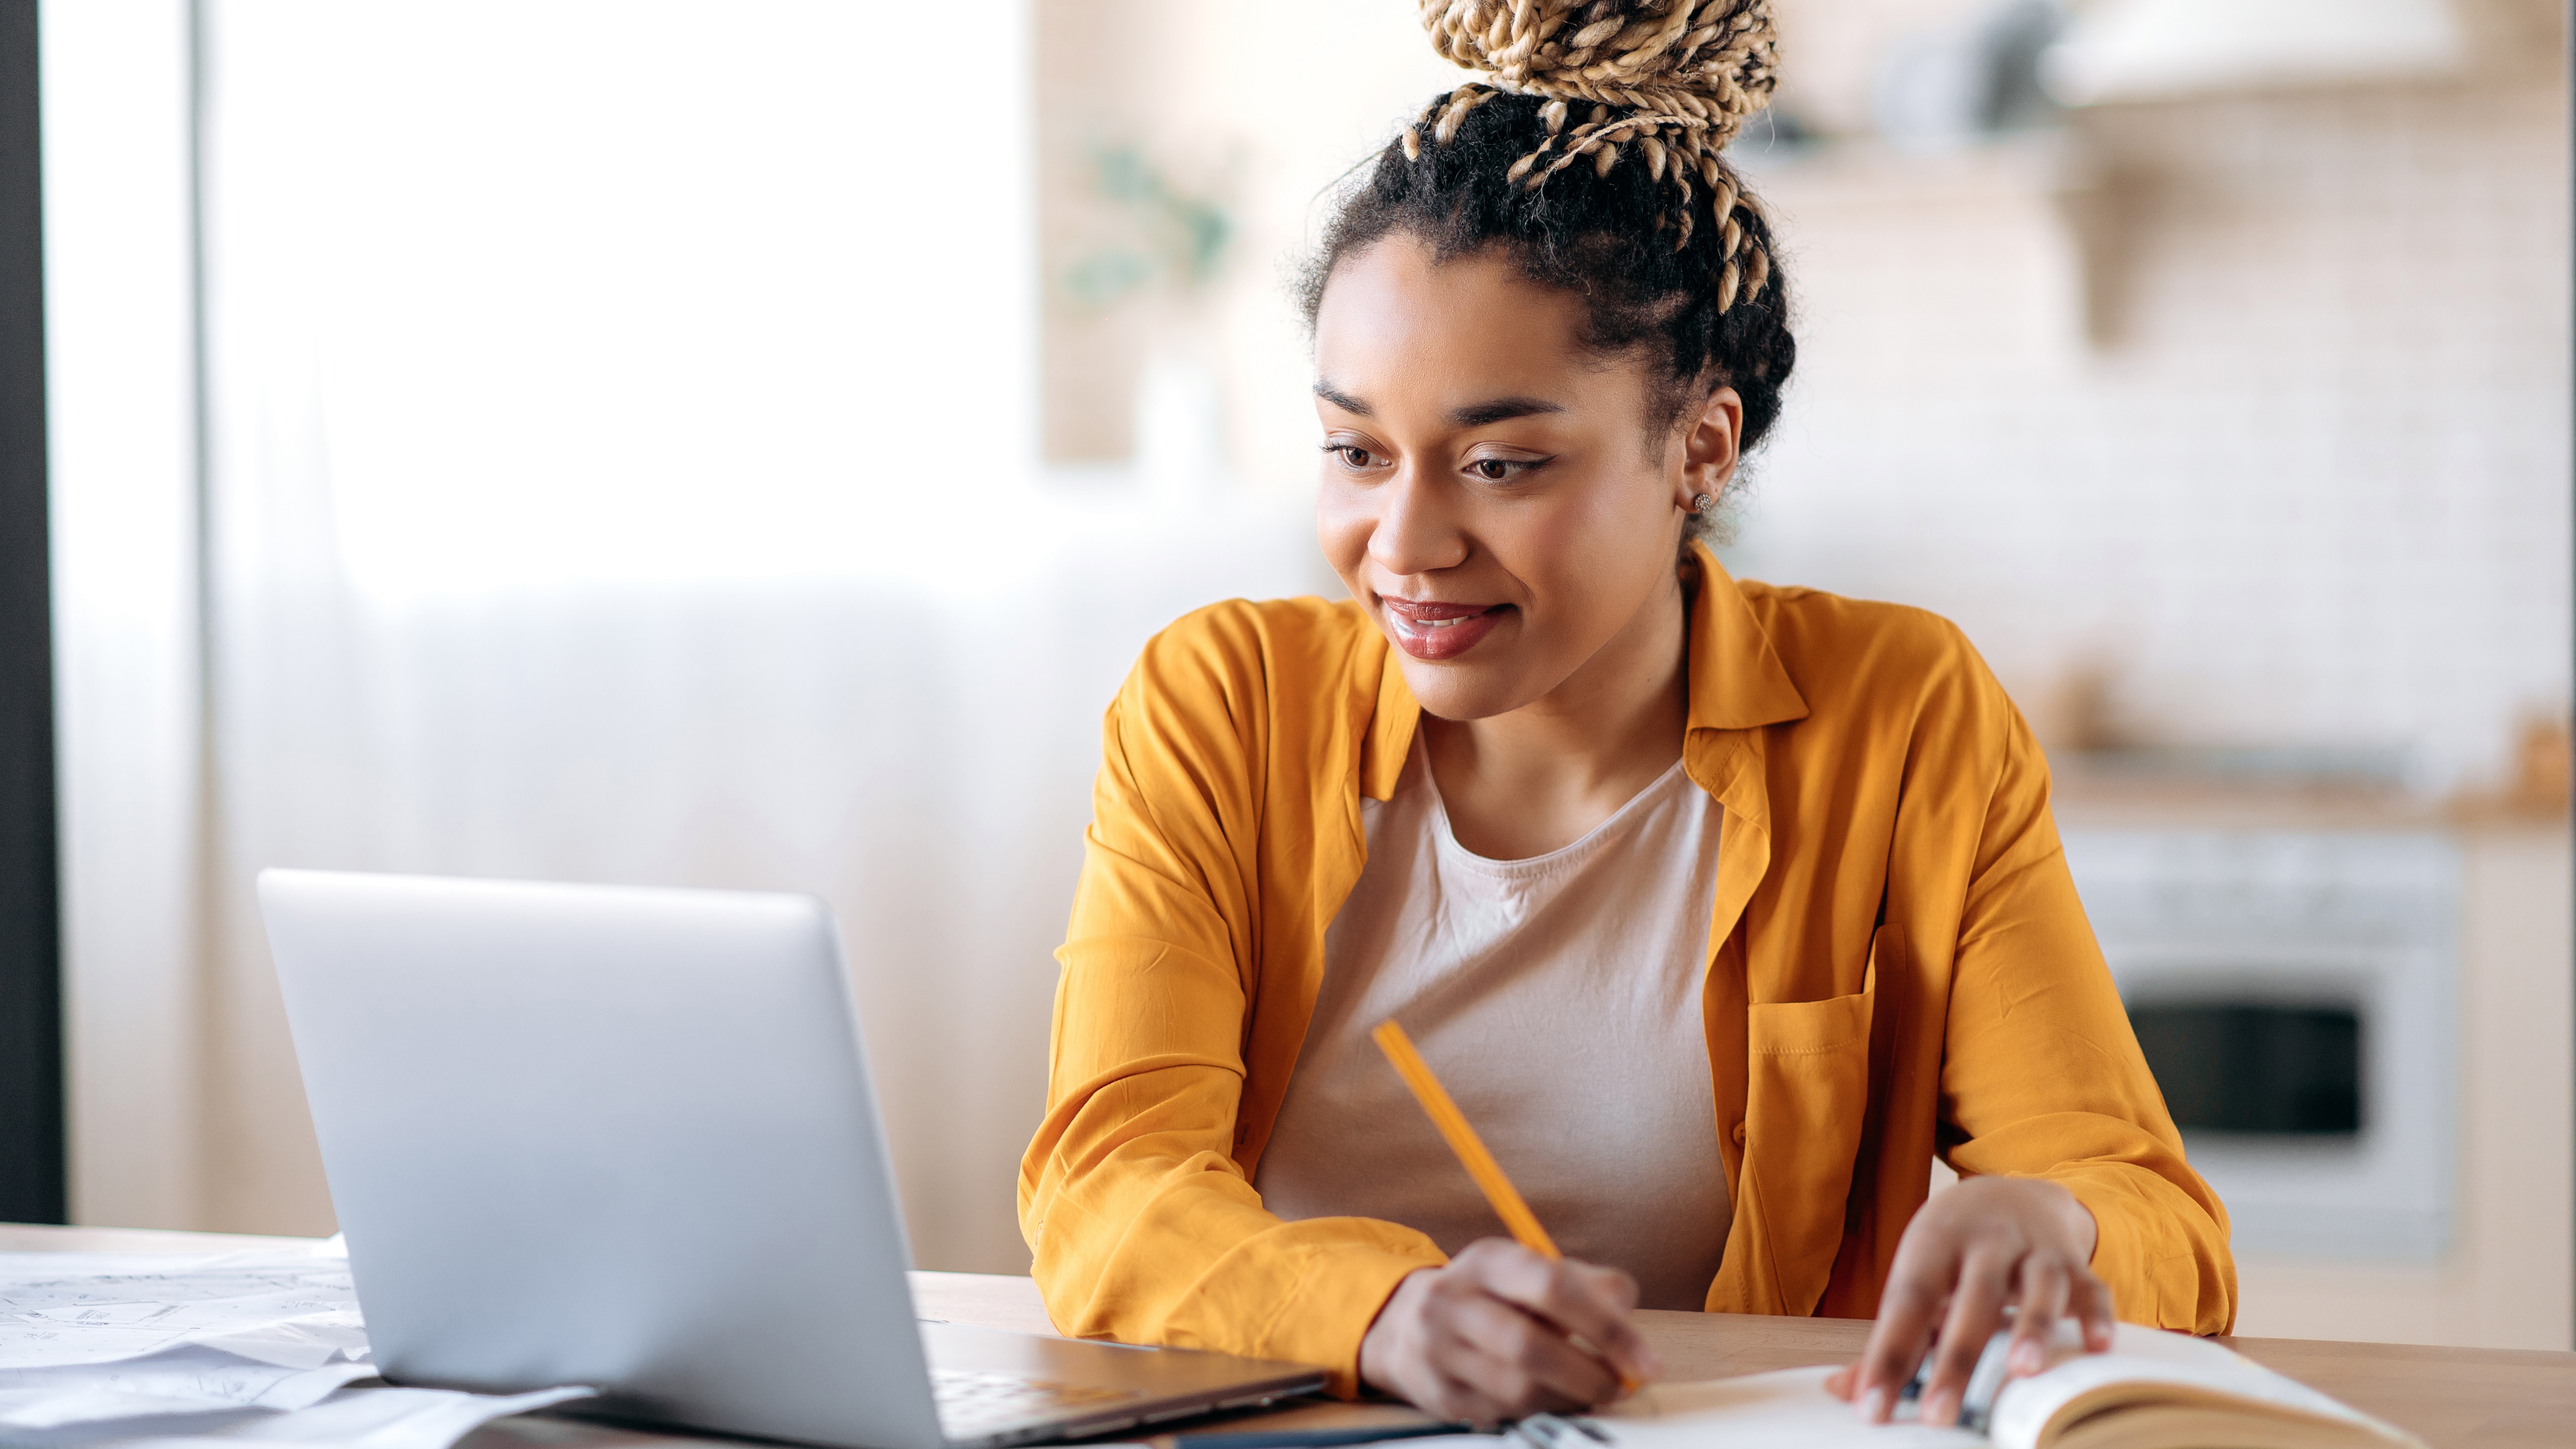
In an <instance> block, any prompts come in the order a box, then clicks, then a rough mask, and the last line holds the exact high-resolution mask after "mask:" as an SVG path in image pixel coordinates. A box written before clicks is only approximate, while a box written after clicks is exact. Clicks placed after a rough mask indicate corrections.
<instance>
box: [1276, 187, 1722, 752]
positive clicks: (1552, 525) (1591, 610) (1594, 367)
mask: <svg viewBox="0 0 2576 1449" xmlns="http://www.w3.org/2000/svg"><path fill="white" fill-rule="evenodd" d="M1583 322H1584V313H1583V305H1582V303H1581V302H1580V301H1579V300H1578V299H1577V298H1575V297H1573V296H1572V295H1570V294H1567V293H1564V292H1560V291H1557V290H1554V289H1552V288H1547V287H1542V286H1540V285H1538V284H1537V283H1534V282H1531V281H1529V280H1527V279H1526V278H1524V277H1523V276H1521V274H1520V272H1519V269H1518V268H1517V267H1516V266H1514V265H1513V264H1512V262H1511V261H1510V260H1509V259H1508V258H1507V257H1505V256H1503V255H1500V254H1499V253H1496V252H1490V251H1489V252H1482V253H1477V254H1474V255H1470V256H1466V257H1460V258H1455V259H1453V260H1450V261H1446V262H1436V261H1435V260H1434V259H1433V255H1432V253H1431V250H1430V249H1429V248H1428V247H1426V246H1424V245H1423V244H1422V243H1420V242H1418V241H1416V240H1414V239H1412V238H1410V237H1407V236H1403V235H1400V234H1399V235H1396V236H1393V237H1389V238H1388V239H1386V240H1384V241H1381V242H1378V243H1376V244H1374V245H1372V246H1370V247H1368V248H1367V249H1366V250H1363V251H1359V252H1355V253H1353V254H1351V255H1349V256H1346V257H1344V258H1343V259H1342V261H1341V263H1340V265H1338V266H1337V267H1335V268H1334V270H1333V274H1332V276H1331V278H1330V280H1329V281H1328V283H1327V284H1326V286H1325V289H1324V297H1323V303H1322V306H1321V307H1320V308H1318V310H1317V312H1316V316H1315V363H1316V372H1317V379H1316V383H1315V406H1316V410H1317V412H1318V413H1319V414H1320V415H1321V418H1322V421H1323V426H1324V477H1323V488H1322V492H1321V495H1320V497H1319V500H1318V503H1317V506H1316V530H1317V533H1318V535H1319V536H1320V538H1321V539H1322V542H1323V547H1324V554H1325V557H1327V558H1328V559H1330V560H1331V561H1332V564H1333V568H1334V569H1335V571H1337V572H1338V573H1340V574H1341V576H1342V582H1343V584H1344V585H1346V586H1347V587H1348V588H1349V589H1350V591H1351V597H1352V598H1354V599H1357V600H1358V601H1359V602H1360V604H1361V605H1362V606H1363V607H1365V608H1366V609H1367V610H1368V611H1369V613H1370V615H1371V617H1373V618H1374V619H1375V620H1376V621H1377V626H1378V627H1379V628H1380V629H1382V630H1384V631H1385V632H1386V636H1387V638H1388V640H1389V641H1390V642H1392V643H1393V644H1394V645H1395V647H1396V650H1397V651H1398V655H1397V657H1398V659H1399V660H1400V661H1401V667H1402V668H1403V670H1404V678H1405V683H1406V684H1408V685H1410V686H1411V687H1412V690H1413V695H1414V698H1415V699H1417V700H1418V701H1420V702H1421V704H1422V707H1423V708H1424V709H1425V710H1428V711H1429V712H1430V713H1432V714H1433V715H1436V716H1438V717H1440V718H1443V719H1452V720H1475V719H1485V718H1490V717H1492V716H1495V715H1500V714H1505V713H1508V712H1510V711H1513V710H1517V709H1522V708H1524V707H1528V706H1531V705H1535V704H1539V703H1541V702H1543V701H1547V700H1550V699H1552V698H1558V697H1561V696H1563V695H1565V694H1567V693H1568V692H1580V691H1581V690H1583V689H1584V688H1585V687H1586V686H1587V685H1593V684H1609V683H1611V681H1610V680H1608V679H1605V678H1603V676H1604V675H1606V674H1614V673H1618V672H1620V671H1626V670H1635V669H1645V670H1653V671H1659V672H1658V673H1657V674H1656V675H1655V676H1654V677H1656V678H1658V679H1660V678H1667V677H1669V675H1670V672H1671V671H1672V670H1673V669H1674V668H1675V667H1677V664H1678V655H1677V651H1678V648H1679V643H1678V640H1679V639H1680V637H1681V635H1680V632H1679V631H1680V629H1681V616H1680V602H1679V597H1680V596H1679V589H1678V585H1677V583H1676V581H1675V570H1674V561H1675V559H1676V557H1677V555H1678V552H1679V549H1680V545H1681V539H1682V533H1683V529H1684V526H1685V525H1686V523H1687V522H1688V519H1689V510H1690V506H1691V501H1692V499H1693V498H1694V497H1695V496H1696V495H1699V494H1702V493H1707V494H1712V495H1713V494H1718V493H1721V492H1723V491H1724V489H1725V485H1726V480H1727V478H1728V477H1729V476H1730V475H1731V474H1732V473H1733V471H1734V467H1735V457H1736V445H1735V440H1736V437H1737V430H1738V426H1739V424H1740V421H1741V418H1742V411H1743V409H1742V404H1741V402H1740V400H1738V398H1737V397H1736V394H1735V392H1734V390H1733V389H1732V388H1718V389H1716V390H1714V391H1713V392H1712V393H1711V394H1710V395H1709V398H1708V401H1707V404H1706V406H1705V407H1704V408H1701V409H1699V410H1697V411H1696V412H1687V413H1686V415H1685V416H1684V417H1683V418H1681V419H1680V420H1678V421H1677V422H1676V423H1675V425H1674V426H1673V427H1672V428H1671V429H1670V431H1669V433H1666V434H1661V435H1658V436H1654V437H1649V436H1648V434H1647V432H1646V431H1645V429H1646V426H1647V423H1648V420H1649V417H1650V409H1651V407H1652V404H1653V402H1654V378H1653V376H1652V374H1651V372H1650V370H1649V367H1648V364H1647V363H1646V361H1645V360H1644V359H1642V358H1638V357H1604V356H1602V355H1600V354H1599V353H1597V352H1595V351H1593V350H1591V349H1588V348H1586V347H1585V346H1584V345H1583V343H1582V329H1583ZM1658 655H1660V656H1661V657H1657V656H1658Z"/></svg>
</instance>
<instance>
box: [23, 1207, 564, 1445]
mask: <svg viewBox="0 0 2576 1449" xmlns="http://www.w3.org/2000/svg"><path fill="white" fill-rule="evenodd" d="M375 1372H376V1370H375V1366H374V1365H373V1364H372V1363H370V1362H369V1361H368V1354H367V1335H366V1328H365V1325H364V1324H363V1323H362V1322H361V1321H360V1319H359V1317H358V1299H357V1293H356V1290H355V1289H354V1288H352V1287H351V1285H350V1282H349V1263H348V1260H347V1259H346V1258H345V1257H341V1256H338V1255H336V1254H333V1253H329V1252H251V1253H233V1254H226V1255H223V1256H208V1257H197V1256H188V1257H180V1256H172V1255H161V1254H93V1253H0V1444H8V1445H27V1446H42V1449H71V1446H83V1449H86V1446H94V1445H107V1444H132V1443H137V1442H139V1441H164V1440H175V1439H181V1438H211V1439H222V1440H237V1439H257V1440H270V1441H288V1442H300V1443H325V1442H327V1443H354V1444H363V1445H365V1446H366V1449H447V1446H448V1445H450V1444H453V1443H454V1442H455V1441H456V1440H457V1439H459V1438H461V1437H463V1436H464V1435H465V1434H467V1433H468V1432H470V1431H472V1430H473V1429H474V1428H475V1427H477V1426H478V1425H481V1424H483V1423H485V1422H487V1421H489V1420H492V1419H495V1418H499V1417H500V1416H502V1415H504V1414H515V1413H522V1412H525V1411H526V1410H529V1409H534V1408H540V1407H543V1406H544V1405H547V1404H555V1403H561V1402H563V1401H564V1400H566V1399H573V1398H580V1397H583V1396H585V1395H586V1394H587V1393H588V1392H589V1391H588V1390H586V1389H579V1388H562V1389H549V1390H544V1391H541V1392H539V1393H534V1394H518V1395H509V1396H496V1395H488V1394H466V1393H453V1392H448V1391H444V1390H434V1389H393V1388H383V1387H374V1388H360V1389H350V1388H348V1386H349V1385H350V1384H352V1383H354V1382H356V1381H358V1380H362V1379H371V1378H373V1377H374V1376H375Z"/></svg>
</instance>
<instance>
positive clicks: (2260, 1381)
mask: <svg viewBox="0 0 2576 1449" xmlns="http://www.w3.org/2000/svg"><path fill="white" fill-rule="evenodd" d="M2059 1328H2060V1332H2059V1335H2058V1337H2057V1338H2056V1339H2055V1340H2054V1341H2053V1342H2052V1343H2051V1345H2050V1357H2051V1363H2050V1366H2049V1367H2048V1368H2047V1369H2046V1370H2045V1371H2043V1372H2041V1373H2038V1374H2034V1375H2032V1376H2031V1377H2029V1378H2026V1379H2014V1380H2012V1381H2011V1382H2009V1383H2007V1384H2006V1385H2005V1386H2004V1389H2003V1392H2002V1393H2001V1394H1999V1395H1997V1396H1996V1399H1995V1410H1994V1416H1993V1418H1992V1419H1990V1420H1989V1421H1988V1425H1989V1432H1990V1433H1991V1434H1992V1436H1993V1438H1994V1442H1995V1444H1996V1445H1997V1446H1998V1449H2036V1446H2037V1445H2038V1444H2039V1443H2040V1442H2041V1437H2042V1435H2044V1434H2045V1433H2046V1431H2047V1429H2048V1424H2049V1421H2050V1420H2051V1419H2052V1418H2053V1417H2055V1416H2056V1414H2057V1412H2058V1411H2059V1410H2060V1409H2062V1408H2064V1407H2066V1406H2067V1405H2068V1404H2070V1403H2073V1402H2074V1401H2075V1400H2076V1399H2077V1398H2079V1397H2081V1396H2083V1395H2085V1394H2088V1393H2091V1392H2092V1391H2094V1390H2096V1389H2103V1388H2110V1387H2114V1386H2118V1385H2126V1384H2179V1385H2184V1386H2188V1387H2191V1388H2195V1389H2199V1390H2202V1391H2204V1392H2208V1393H2216V1394H2223V1395H2225V1396H2227V1397H2229V1398H2233V1399H2241V1400H2244V1401H2246V1402H2248V1403H2251V1404H2256V1405H2261V1406H2264V1407H2266V1408H2269V1409H2272V1410H2274V1411H2276V1412H2280V1413H2285V1414H2291V1415H2296V1416H2300V1417H2304V1418H2308V1419H2314V1420H2320V1421H2324V1422H2327V1423H2332V1424H2338V1425H2348V1426H2351V1427H2353V1428H2356V1429H2359V1430H2361V1431H2362V1432H2364V1433H2366V1434H2368V1435H2371V1436H2373V1437H2377V1438H2382V1439H2386V1440H2388V1441H2390V1442H2392V1443H2399V1444H2403V1443H2408V1442H2411V1441H2410V1440H2409V1438H2408V1436H2406V1435H2405V1434H2403V1433H2401V1432H2400V1431H2398V1430H2395V1429H2392V1428H2390V1427H2388V1426H2387V1425H2384V1424H2382V1423H2380V1422H2379V1421H2378V1420H2376V1419H2373V1418H2371V1417H2370V1416H2369V1415H2367V1414H2364V1413H2362V1412H2361V1411H2360V1410H2358V1409H2351V1408H2346V1407H2345V1406H2344V1405H2342V1404H2340V1403H2337V1402H2336V1401H2334V1400H2333V1399H2330V1398H2328V1397H2326V1396H2325V1395H2324V1394H2321V1393H2318V1392H2317V1391H2316V1390H2314V1389H2312V1388H2309V1387H2308V1386H2307V1385H2305V1384H2302V1383H2299V1382H2297V1381H2295V1380H2292V1379H2287V1378H2283V1377H2282V1376H2281V1375H2279V1374H2276V1373H2274V1372H2272V1371H2271V1370H2270V1369H2267V1368H2264V1367H2263V1366H2262V1365H2260V1364H2257V1363H2255V1362H2253V1361H2252V1360H2250V1359H2247V1358H2244V1357H2243V1356H2241V1355H2239V1354H2237V1353H2235V1352H2233V1351H2231V1350H2229V1349H2226V1348H2222V1347H2220V1346H2219V1345H2217V1344H2214V1343H2210V1342H2208V1341H2207V1340H2205V1339H2198V1338H2192V1337H2190V1336H2188V1335H2185V1334H2180V1333H2166V1332H2164V1331H2162V1330H2160V1329H2154V1328H2140V1327H2138V1326H2137V1325H2136V1324H2131V1323H2123V1324H2121V1325H2119V1330H2118V1334H2117V1336H2116V1337H2115V1338H2113V1340H2112V1343H2111V1351H2110V1352H2109V1353H2098V1354H2088V1353H2085V1352H2083V1351H2082V1349H2081V1347H2080V1342H2079V1340H2078V1339H2077V1338H2076V1336H2075V1332H2074V1330H2073V1327H2072V1325H2067V1324H2061V1325H2059Z"/></svg>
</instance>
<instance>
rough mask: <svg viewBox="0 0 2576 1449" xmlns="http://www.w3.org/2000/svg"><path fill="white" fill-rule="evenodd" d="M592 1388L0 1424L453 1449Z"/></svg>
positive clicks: (28, 1441)
mask: <svg viewBox="0 0 2576 1449" xmlns="http://www.w3.org/2000/svg"><path fill="white" fill-rule="evenodd" d="M589 1395H590V1390H588V1389H540V1390H538V1391H537V1392H535V1393H529V1394H468V1393H459V1392H456V1391H454V1390H450V1389H390V1388H363V1389H342V1390H340V1391H339V1392H337V1393H335V1394H333V1395H332V1396H331V1397H330V1398H328V1399H326V1400H324V1401H323V1402H321V1403H319V1404H316V1405H314V1406H313V1407H311V1408H309V1409H302V1410H298V1411H295V1412H292V1413H259V1412H255V1411H243V1410H236V1411H234V1412H233V1413H231V1414H229V1415H224V1416H201V1417H197V1418H192V1419H188V1420H186V1421H184V1422H183V1423H178V1424H174V1423H172V1422H171V1421H170V1420H167V1419H144V1420H127V1421H123V1422H120V1423H116V1424H91V1425H82V1426H79V1428H78V1429H77V1430H74V1429H55V1430H50V1431H34V1432H30V1431H23V1430H19V1431H13V1430H9V1429H5V1428H0V1445H10V1446H15V1449H212V1446H217V1445H230V1446H233V1449H241V1446H242V1445H244V1444H331V1445H340V1446H347V1449H449V1446H451V1445H453V1444H455V1442H456V1441H457V1440H459V1439H462V1438H464V1437H465V1436H466V1435H468V1434H470V1433H473V1432H474V1431H475V1430H476V1429H479V1428H481V1427H482V1426H484V1425H485V1424H488V1423H490V1422H492V1421H493V1420H494V1419H499V1418H503V1417H506V1416H507V1415H511V1414H525V1413H529V1412H531V1411H533V1410H537V1409H543V1408H547V1407H549V1406H551V1405H555V1404H560V1403H563V1402H565V1401H567V1400H571V1399H580V1398H587V1397H589Z"/></svg>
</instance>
